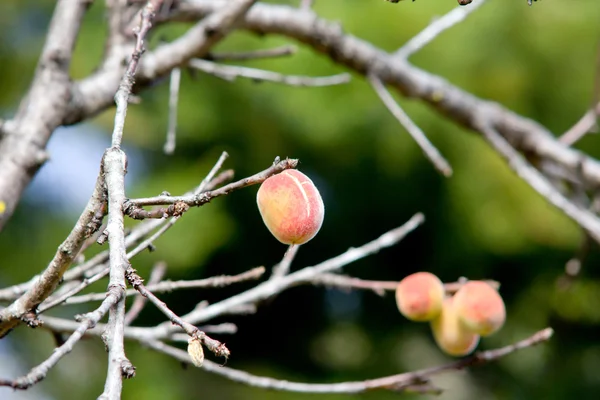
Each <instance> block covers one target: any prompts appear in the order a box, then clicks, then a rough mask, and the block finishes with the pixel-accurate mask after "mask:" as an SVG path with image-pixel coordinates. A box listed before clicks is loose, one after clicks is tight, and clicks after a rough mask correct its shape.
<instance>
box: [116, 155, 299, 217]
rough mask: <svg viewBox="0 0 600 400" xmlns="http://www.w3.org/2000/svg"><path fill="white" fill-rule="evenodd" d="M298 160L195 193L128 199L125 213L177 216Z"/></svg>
mask: <svg viewBox="0 0 600 400" xmlns="http://www.w3.org/2000/svg"><path fill="white" fill-rule="evenodd" d="M297 165H298V160H295V159H289V158H288V159H285V160H283V161H280V162H278V163H276V164H273V165H272V166H270V167H269V168H267V169H265V170H264V171H261V172H259V173H257V174H254V175H252V176H249V177H247V178H244V179H241V180H239V181H237V182H233V183H230V184H228V185H225V186H222V187H220V188H218V189H215V190H211V191H207V192H202V193H196V194H192V195H184V196H170V195H160V196H156V197H149V198H142V199H130V200H127V202H126V203H125V205H124V210H125V213H126V214H127V215H128V216H130V217H131V218H134V219H143V218H164V217H165V216H172V215H174V216H179V215H181V214H182V213H183V212H185V211H187V209H188V208H189V207H193V206H195V207H199V206H203V205H204V204H206V203H209V202H210V201H211V200H212V199H214V198H216V197H219V196H224V195H227V194H229V193H231V192H232V191H234V190H238V189H241V188H244V187H247V186H251V185H256V184H259V183H262V182H263V181H264V180H265V179H267V178H268V177H270V176H272V175H275V174H277V173H279V172H281V171H284V170H286V169H290V168H296V166H297ZM166 204H171V206H170V207H168V208H156V209H154V210H150V211H147V210H144V209H142V208H141V207H143V206H150V205H166Z"/></svg>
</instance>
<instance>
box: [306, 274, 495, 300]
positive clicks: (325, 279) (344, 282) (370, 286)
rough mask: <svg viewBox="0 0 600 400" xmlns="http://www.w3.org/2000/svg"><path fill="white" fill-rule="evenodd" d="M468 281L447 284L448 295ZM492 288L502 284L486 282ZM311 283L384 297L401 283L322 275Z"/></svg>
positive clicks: (461, 280) (462, 280) (338, 275)
mask: <svg viewBox="0 0 600 400" xmlns="http://www.w3.org/2000/svg"><path fill="white" fill-rule="evenodd" d="M467 282H468V280H467V279H460V280H458V281H456V282H452V283H445V284H444V289H445V290H446V293H448V294H452V293H456V292H457V291H458V289H460V287H461V286H463V285H464V284H465V283H467ZM485 282H487V283H488V284H489V285H490V286H492V287H494V288H495V289H498V288H499V287H500V283H498V282H497V281H491V280H486V281H485ZM309 283H311V284H313V285H323V286H327V287H335V288H339V289H348V290H349V289H361V290H372V291H373V292H375V293H376V294H378V295H380V296H383V294H384V293H385V291H386V290H387V291H391V292H393V291H395V290H396V288H397V287H398V284H399V283H400V282H398V281H371V280H365V279H359V278H354V277H351V276H345V275H340V274H332V273H329V274H320V275H317V276H315V277H314V278H313V279H312V280H311V281H310V282H309Z"/></svg>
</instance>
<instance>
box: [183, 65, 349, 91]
mask: <svg viewBox="0 0 600 400" xmlns="http://www.w3.org/2000/svg"><path fill="white" fill-rule="evenodd" d="M188 65H189V66H190V67H192V68H195V69H197V70H200V71H202V72H206V73H207V74H211V75H214V76H216V77H218V78H221V79H224V80H226V81H230V82H233V81H234V80H235V79H236V78H238V77H242V78H249V79H253V80H256V81H267V82H276V83H283V84H286V85H290V86H315V87H320V86H333V85H341V84H344V83H348V82H350V74H347V73H343V74H338V75H332V76H323V77H310V76H300V75H284V74H280V73H277V72H272V71H264V70H261V69H256V68H248V67H241V66H237V65H225V64H217V63H214V62H212V61H208V60H201V59H199V58H195V59H192V60H190V61H189V63H188Z"/></svg>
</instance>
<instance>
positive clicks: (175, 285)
mask: <svg viewBox="0 0 600 400" xmlns="http://www.w3.org/2000/svg"><path fill="white" fill-rule="evenodd" d="M264 273H265V267H256V268H252V269H251V270H249V271H246V272H242V273H241V274H238V275H220V276H213V277H210V278H206V279H196V280H189V281H168V280H167V281H162V282H154V283H149V284H148V286H146V288H147V289H148V290H150V291H152V292H153V293H165V292H173V291H175V290H181V289H202V288H222V287H225V286H228V285H231V284H234V283H239V282H245V281H248V280H255V279H259V278H260V277H261V276H262V275H263V274H264ZM136 293H138V291H137V290H135V289H127V291H126V292H125V296H133V295H134V294H136ZM104 297H106V293H89V294H84V295H81V296H71V297H68V298H67V299H65V300H64V302H65V304H81V303H88V302H90V301H101V300H103V299H104Z"/></svg>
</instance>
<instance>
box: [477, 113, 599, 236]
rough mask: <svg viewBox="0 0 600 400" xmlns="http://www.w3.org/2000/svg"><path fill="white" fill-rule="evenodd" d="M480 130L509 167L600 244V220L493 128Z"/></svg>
mask: <svg viewBox="0 0 600 400" xmlns="http://www.w3.org/2000/svg"><path fill="white" fill-rule="evenodd" d="M480 129H481V131H482V132H483V134H484V137H485V138H486V139H487V141H488V142H489V143H490V144H491V145H492V147H493V148H494V149H495V150H496V151H497V152H498V153H500V155H502V157H504V158H505V159H506V161H507V162H508V165H509V166H510V167H511V168H512V169H513V170H514V171H515V172H516V173H517V175H518V176H519V177H520V178H521V179H523V180H524V181H525V182H527V183H528V184H529V186H531V187H532V188H533V189H534V190H535V191H536V192H538V193H539V194H540V195H541V196H543V197H544V198H545V199H546V200H548V202H549V203H550V204H552V205H554V206H555V207H556V208H558V209H559V210H561V211H563V212H564V213H565V214H566V215H567V216H568V217H569V218H571V219H572V220H573V221H575V222H576V223H577V224H579V225H580V226H581V227H582V228H584V229H585V230H587V231H588V233H589V234H590V236H591V237H592V238H594V240H595V241H596V242H598V243H600V220H599V219H598V217H597V216H596V215H594V214H593V213H592V212H590V211H588V210H586V209H583V208H580V207H578V206H577V205H575V204H574V203H572V202H571V201H570V200H569V199H567V198H566V197H565V196H564V195H563V194H562V193H561V192H560V191H559V190H558V189H556V188H555V187H554V186H552V184H551V183H550V182H548V179H547V178H546V177H545V176H544V175H543V174H542V173H541V172H540V171H538V170H537V169H535V168H534V167H533V166H531V165H530V164H529V163H528V162H527V161H526V160H525V159H524V158H523V156H522V155H521V154H519V152H517V151H516V150H515V149H514V148H513V147H512V146H511V145H510V144H509V143H508V142H507V141H506V139H504V138H503V137H502V136H501V135H500V134H499V133H498V132H497V131H496V130H495V129H494V128H493V127H491V126H489V125H488V124H487V123H485V122H482V123H481V126H480Z"/></svg>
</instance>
